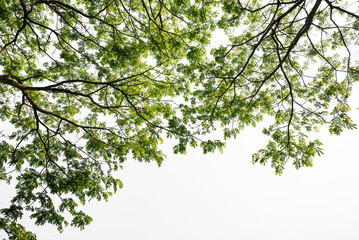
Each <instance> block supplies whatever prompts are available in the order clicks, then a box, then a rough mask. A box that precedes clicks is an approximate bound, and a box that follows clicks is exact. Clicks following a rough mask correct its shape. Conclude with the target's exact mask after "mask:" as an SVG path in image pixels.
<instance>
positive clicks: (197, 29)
mask: <svg viewBox="0 0 359 240" xmlns="http://www.w3.org/2000/svg"><path fill="white" fill-rule="evenodd" d="M358 9H359V6H358V2H356V1H353V2H352V3H351V2H349V3H347V2H346V1H338V0H315V1H314V0H296V1H274V0H271V1H254V0H246V1H232V0H221V1H205V0H195V1H190V0H168V1H163V0H131V1H122V0H97V1H93V0H74V1H70V0H0V71H1V72H0V104H1V105H0V120H1V121H2V123H1V124H2V127H1V136H0V138H1V139H0V146H1V148H0V178H1V180H3V181H7V182H8V183H10V182H11V181H15V182H16V190H17V192H16V195H15V196H14V198H13V199H12V201H11V202H12V204H11V206H10V207H9V208H4V209H2V210H1V215H0V228H1V229H3V230H4V231H5V232H6V233H7V235H8V237H9V239H36V236H35V235H34V234H33V233H31V232H28V231H26V230H25V228H24V227H23V226H21V225H20V224H18V220H19V219H21V217H22V216H23V214H24V212H28V213H29V214H30V218H33V219H34V220H35V222H36V224H40V225H41V224H45V223H50V224H54V225H56V226H57V228H58V230H59V231H62V230H63V228H64V227H65V226H67V225H69V224H70V225H72V226H75V227H79V228H83V227H84V226H85V225H87V224H88V223H90V222H91V220H92V219H91V217H89V216H88V215H86V214H85V213H84V212H82V211H81V210H78V207H77V206H78V204H79V203H81V204H85V202H86V201H88V200H90V199H92V198H95V199H98V200H100V199H105V200H106V199H107V198H108V197H109V196H110V195H111V194H112V192H116V190H117V189H118V188H121V187H122V183H121V181H120V180H119V179H116V178H114V177H113V176H112V173H113V172H114V171H116V170H117V169H118V168H120V167H121V163H122V162H123V161H125V160H126V158H127V157H128V156H129V155H132V156H133V158H134V159H136V160H139V161H156V162H157V163H158V164H159V165H160V164H161V163H162V161H163V158H164V154H163V153H162V151H161V150H160V149H159V144H160V143H162V141H163V140H162V138H163V137H164V136H166V137H172V138H175V139H177V140H178V144H177V145H175V146H174V152H175V153H185V152H186V148H187V147H188V146H192V147H196V146H197V145H199V146H200V147H202V148H203V151H204V153H207V152H213V151H214V150H215V149H222V148H223V147H224V143H223V142H222V141H220V140H206V141H204V140H201V135H205V134H207V133H210V132H211V131H212V130H213V129H215V128H216V127H218V126H219V125H220V126H221V128H222V129H223V133H224V139H228V138H231V137H236V135H237V134H239V133H240V131H241V130H242V129H243V128H244V127H245V126H247V125H255V124H256V123H257V122H260V121H261V120H262V119H263V117H264V116H266V115H267V116H271V117H272V119H273V121H272V124H270V125H268V126H267V127H266V128H265V129H263V133H264V134H265V135H268V136H270V137H271V140H270V141H269V143H268V145H267V146H266V147H265V148H263V149H261V150H259V151H258V152H257V153H255V154H253V159H252V160H253V162H254V163H256V162H259V163H261V164H266V163H268V162H269V163H270V164H271V166H272V167H273V168H274V169H275V171H276V173H277V174H281V173H282V171H283V168H284V164H285V163H286V162H287V161H288V160H289V159H292V161H293V164H294V165H295V167H296V168H300V167H302V166H312V159H313V157H314V156H316V155H320V154H321V153H322V151H321V148H320V145H321V143H320V141H319V140H308V137H307V136H306V134H305V133H306V132H310V131H312V130H317V126H318V125H324V124H327V125H328V126H329V131H330V132H331V133H332V134H336V135H338V134H340V133H341V132H342V131H343V129H345V128H347V129H353V128H355V127H356V125H355V124H354V123H352V121H351V119H350V117H349V116H348V111H349V110H350V107H349V105H348V102H347V100H348V97H349V96H350V93H351V89H352V85H353V83H354V82H356V81H358V79H359V65H358V61H357V60H358V58H357V54H358V37H359V35H358V33H359V31H358V30H359V10H358ZM216 29H222V30H223V31H224V32H225V33H226V35H227V36H228V38H229V44H227V45H221V46H220V47H218V48H213V49H208V46H209V44H210V41H211V37H212V33H213V32H214V31H215V30H216ZM209 51H210V52H209ZM176 102H177V103H176ZM13 177H14V178H15V180H14V179H12V178H13Z"/></svg>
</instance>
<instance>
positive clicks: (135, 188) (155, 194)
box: [0, 88, 359, 240]
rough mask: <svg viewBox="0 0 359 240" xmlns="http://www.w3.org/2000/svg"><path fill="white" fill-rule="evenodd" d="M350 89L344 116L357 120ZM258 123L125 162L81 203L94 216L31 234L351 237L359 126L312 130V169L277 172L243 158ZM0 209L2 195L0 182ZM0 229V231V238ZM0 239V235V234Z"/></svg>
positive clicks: (358, 100) (130, 239) (285, 239)
mask: <svg viewBox="0 0 359 240" xmlns="http://www.w3.org/2000/svg"><path fill="white" fill-rule="evenodd" d="M358 90H359V88H356V91H354V92H353V97H352V99H351V104H352V105H351V106H352V109H353V111H352V112H351V116H352V117H353V120H354V122H356V123H359V111H358V110H357V108H358V107H359V91H358ZM261 130H262V129H261V127H260V126H259V127H257V128H255V129H254V128H251V127H249V128H247V129H246V130H244V131H243V132H242V134H241V135H239V137H238V138H237V139H235V140H232V141H229V142H228V144H227V148H226V149H225V151H224V153H223V154H220V153H216V154H209V155H203V154H202V151H201V149H199V148H198V149H190V150H189V151H188V152H187V154H186V155H184V156H183V155H174V154H172V149H171V147H172V146H171V145H170V144H169V143H168V142H166V141H165V145H164V152H165V154H166V155H167V159H166V160H165V162H164V163H163V165H162V167H160V168H159V167H157V165H156V163H138V162H134V161H132V160H129V161H127V162H125V164H124V170H122V171H120V172H119V176H120V178H121V180H122V181H123V183H124V188H123V189H122V190H120V191H118V193H117V194H116V195H115V196H113V197H112V198H110V200H109V201H108V202H107V203H106V202H97V201H95V200H94V201H91V202H90V203H88V204H87V205H86V207H85V208H84V209H85V211H86V212H87V213H89V214H90V216H92V217H93V219H94V221H93V222H92V223H91V224H90V225H89V226H88V227H87V228H86V229H85V230H84V231H80V230H78V229H74V228H70V227H69V228H67V229H65V231H64V233H63V234H59V233H58V232H57V231H56V228H55V227H54V226H51V225H44V226H40V227H35V226H33V225H32V223H31V221H29V220H28V219H24V221H23V223H25V226H27V227H28V230H33V231H34V232H35V233H36V234H37V236H38V239H39V240H50V239H51V240H58V239H61V240H73V239H86V240H98V239H109V240H111V239H123V240H142V239H146V240H152V239H154V240H192V239H193V240H197V239H205V240H218V239H225V240H235V239H236V240H238V239H243V240H263V239H269V240H272V239H273V240H318V239H325V240H338V239H345V240H357V239H359V228H358V224H359V187H358V183H359V157H358V147H359V146H358V143H359V141H358V140H359V131H358V130H355V131H345V132H344V133H343V134H342V135H341V136H339V137H338V136H330V135H329V133H328V132H327V131H326V130H324V129H323V130H321V132H320V133H319V134H318V135H317V137H319V138H320V139H321V140H322V142H323V143H324V146H323V148H324V153H325V154H324V155H323V156H322V157H317V158H316V159H315V161H314V167H313V168H305V169H304V168H303V169H300V170H295V169H294V167H293V166H291V163H290V162H288V163H287V165H286V170H285V172H284V175H282V176H276V175H275V174H274V169H272V168H270V166H265V167H263V166H260V165H252V163H251V155H252V153H254V152H256V151H257V150H258V149H260V148H262V147H264V146H265V145H266V138H265V137H264V136H263V135H262V134H261ZM0 191H1V192H2V194H1V198H0V208H3V207H7V206H8V203H9V200H10V198H11V195H12V194H11V192H13V189H10V188H9V187H8V186H6V185H4V184H3V183H1V184H0ZM1 234H3V233H2V232H0V237H3V236H2V235H1ZM0 239H1V238H0Z"/></svg>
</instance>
